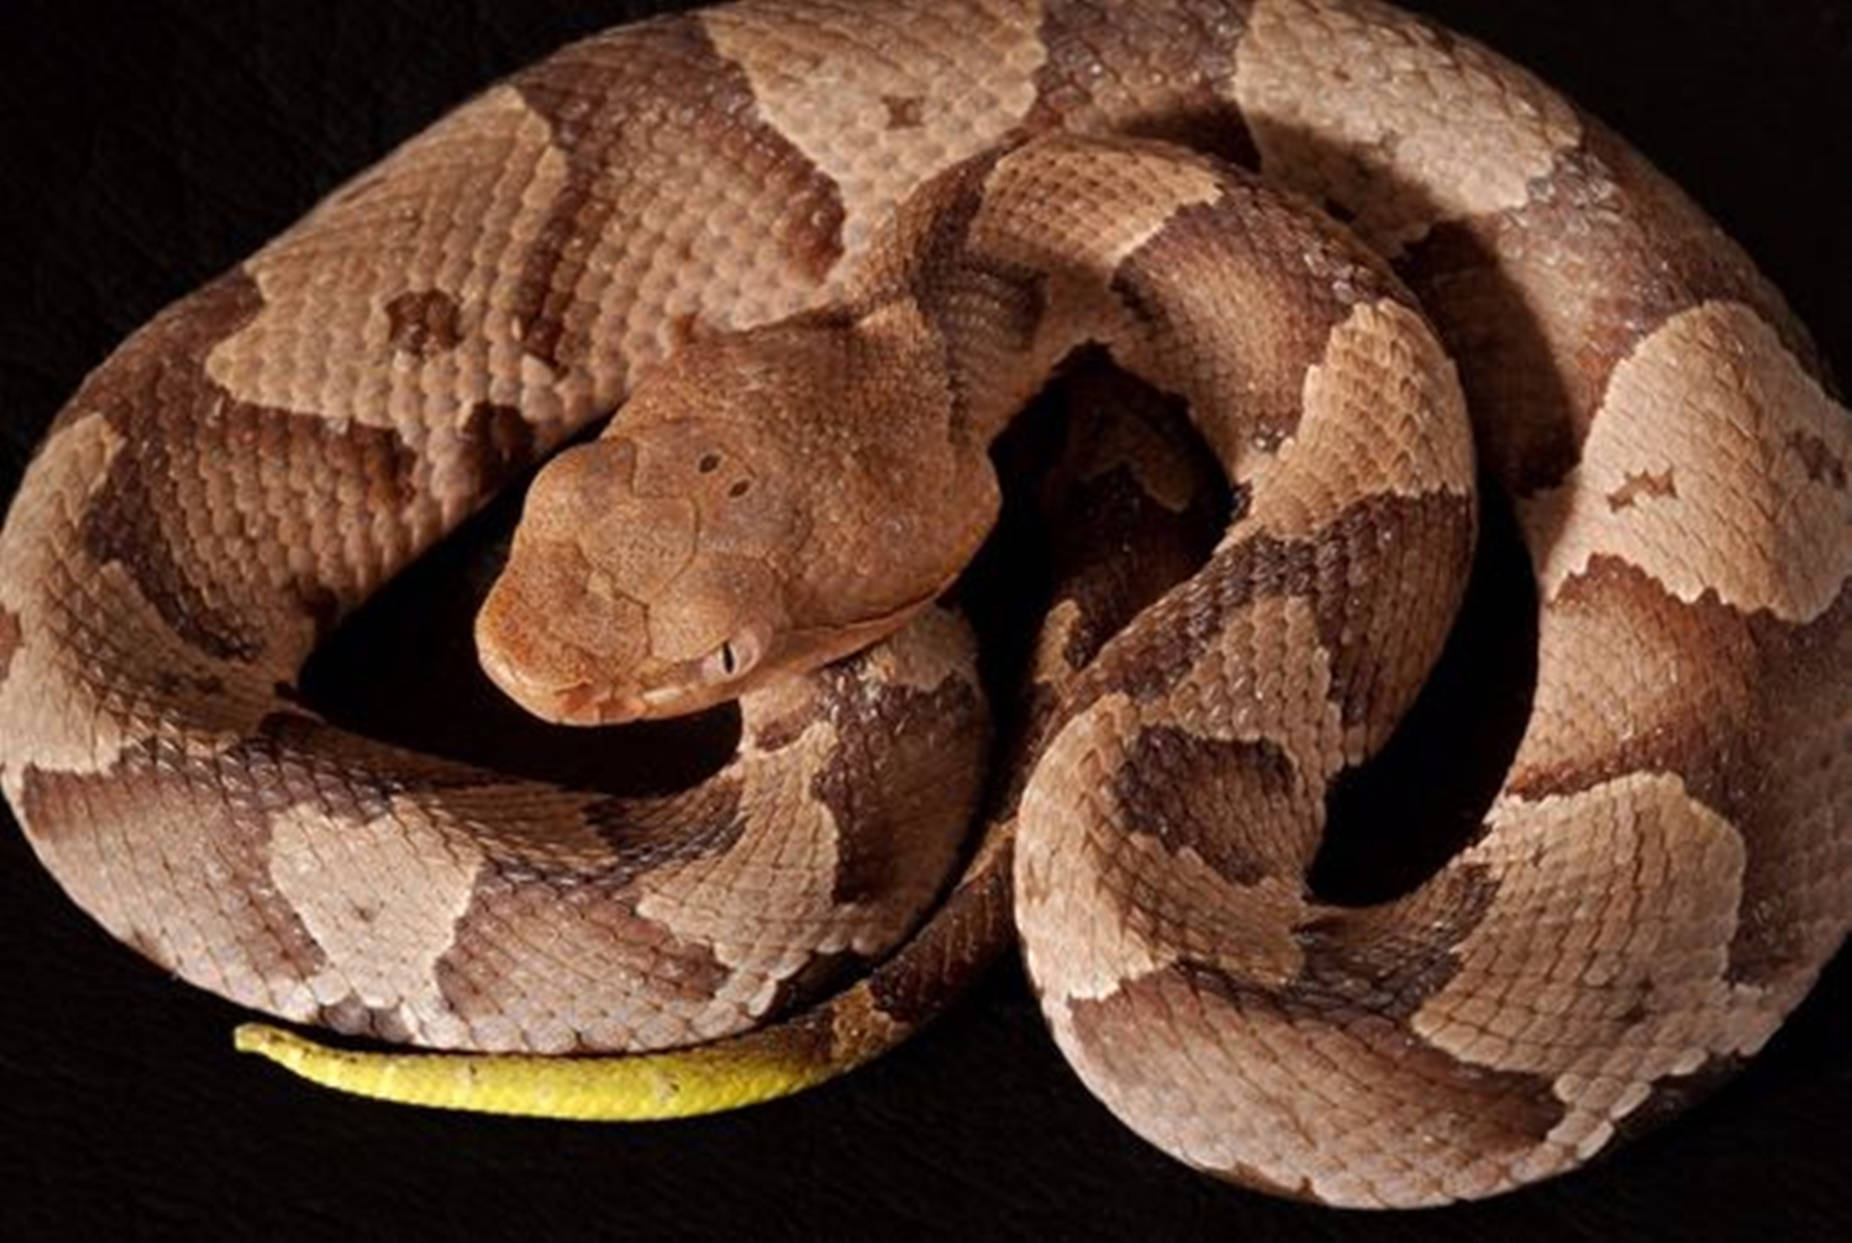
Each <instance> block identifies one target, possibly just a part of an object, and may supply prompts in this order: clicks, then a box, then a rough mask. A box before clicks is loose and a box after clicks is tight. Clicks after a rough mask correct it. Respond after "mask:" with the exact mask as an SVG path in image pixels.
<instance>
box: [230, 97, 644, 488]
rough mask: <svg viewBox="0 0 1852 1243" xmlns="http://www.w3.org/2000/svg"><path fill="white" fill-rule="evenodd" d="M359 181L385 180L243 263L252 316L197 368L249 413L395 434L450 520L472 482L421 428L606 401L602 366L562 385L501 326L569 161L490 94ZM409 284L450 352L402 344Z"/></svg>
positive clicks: (552, 412) (330, 206)
mask: <svg viewBox="0 0 1852 1243" xmlns="http://www.w3.org/2000/svg"><path fill="white" fill-rule="evenodd" d="M369 176H370V177H377V178H381V179H383V180H378V181H375V183H374V184H375V186H376V187H377V188H375V189H374V190H372V191H371V192H368V193H357V194H353V195H341V194H337V195H335V196H333V197H331V198H330V199H328V200H327V201H325V202H324V203H323V204H322V205H321V206H320V207H319V208H317V210H316V211H314V212H313V213H312V214H310V215H309V216H308V217H307V218H305V219H304V220H303V222H302V223H301V224H300V225H298V226H297V227H296V228H295V229H293V230H291V231H290V232H289V233H288V234H286V235H284V236H283V237H282V238H279V239H278V240H277V241H276V242H274V243H272V244H271V245H269V246H267V247H265V248H264V249H263V250H261V251H259V252H258V253H257V254H256V255H254V256H252V257H251V259H250V260H249V261H248V262H247V263H246V265H245V267H246V270H247V271H248V272H249V273H250V275H251V277H252V278H253V279H254V280H255V281H256V282H257V286H258V288H259V290H261V291H262V294H263V302H264V307H263V310H262V311H261V312H260V313H259V314H258V315H257V316H255V317H254V318H253V319H252V320H251V322H250V323H249V324H247V325H246V326H245V327H244V328H243V329H242V330H241V331H239V332H238V333H236V334H234V335H233V336H231V337H229V338H227V339H226V340H225V341H223V342H221V343H220V344H219V345H218V346H216V347H215V348H214V349H213V350H212V352H211V354H210V355H209V356H208V357H207V360H206V372H207V374H208V376H210V377H211V378H212V379H213V380H214V381H216V382H217V383H218V384H220V385H222V386H224V388H225V389H226V391H227V392H229V393H230V394H231V395H232V396H233V397H236V398H239V399H241V400H244V401H247V402H251V403H254V404H258V405H262V406H266V407H271V408H277V409H286V410H293V411H301V412H312V413H317V414H321V415H323V416H325V417H327V418H328V419H330V420H333V421H335V422H345V421H348V420H352V421H355V422H359V423H362V424H365V425H369V426H374V427H382V428H390V429H393V430H396V431H397V432H399V433H400V435H401V436H402V437H403V438H404V439H405V441H406V443H407V444H409V445H411V446H412V447H413V448H414V449H417V450H418V451H420V452H421V453H425V454H427V455H429V456H431V457H432V458H433V459H434V463H433V468H432V474H433V478H432V480H431V483H430V486H431V488H432V490H433V491H434V492H435V493H436V494H437V498H438V500H439V501H440V503H444V502H448V503H449V508H446V510H445V515H446V518H454V517H456V516H458V515H457V513H456V512H455V510H456V509H457V507H458V506H459V505H460V504H463V503H467V501H466V498H467V500H473V498H474V496H475V495H476V492H477V489H476V486H475V485H476V484H477V482H478V481H477V480H476V479H475V478H474V472H472V471H470V470H468V469H466V466H467V464H466V463H456V464H454V469H447V467H448V466H451V465H452V459H453V458H454V457H457V456H458V455H459V454H460V448H458V447H455V446H452V445H451V443H450V442H451V440H453V439H455V438H454V437H446V439H445V441H443V442H439V443H437V444H432V443H431V442H432V437H433V430H432V429H438V428H450V427H452V426H453V425H454V424H455V422H456V420H457V418H458V417H459V416H458V412H459V411H467V410H470V409H472V408H475V407H476V406H478V405H480V404H485V403H486V404H488V405H492V406H499V407H507V408H512V409H519V410H521V411H522V412H523V414H524V415H525V416H526V418H527V419H528V420H529V421H531V422H534V423H537V424H539V425H541V426H542V427H544V428H548V429H549V431H550V432H551V433H552V434H553V435H554V436H555V437H556V436H557V434H558V433H559V432H560V430H562V427H561V425H562V424H563V423H565V422H568V421H570V420H573V419H577V418H582V417H583V413H582V412H583V410H584V409H585V408H586V407H588V406H589V405H591V404H592V402H593V400H594V397H597V398H601V399H603V400H605V401H607V402H609V401H612V400H614V399H615V396H616V392H615V387H614V385H613V384H612V383H611V382H610V381H611V379H612V377H610V376H609V375H608V374H607V375H604V376H603V377H601V378H603V379H604V380H605V383H603V384H599V385H594V384H593V381H592V377H593V375H594V374H596V373H597V372H600V371H606V372H608V370H609V368H608V367H602V368H582V369H579V370H578V371H577V372H575V373H574V374H573V375H570V376H566V377H563V378H560V377H555V376H554V375H553V374H552V373H551V372H550V371H548V370H546V369H545V368H538V367H537V366H536V364H535V363H534V360H532V359H531V358H527V357H526V356H525V355H524V353H523V351H522V347H521V343H520V332H521V325H519V324H518V323H516V322H515V320H514V306H515V304H516V302H517V299H518V296H519V290H518V289H517V285H518V281H519V277H520V272H521V267H522V264H521V257H522V256H523V255H524V254H525V253H526V252H527V250H528V249H530V248H531V247H532V246H533V245H534V243H535V239H536V232H537V230H538V229H539V228H540V226H541V224H542V222H543V220H544V219H545V214H546V210H547V207H548V205H549V204H550V203H551V201H552V200H553V198H554V197H555V196H556V195H557V194H558V193H559V192H560V191H561V189H562V188H563V187H564V186H565V183H566V179H567V164H566V160H565V158H564V156H562V155H561V154H560V152H559V151H558V150H556V149H555V148H553V147H552V146H551V143H550V132H549V128H548V125H547V123H546V121H545V119H544V118H542V117H540V116H539V115H538V114H537V113H535V112H533V111H532V110H531V109H530V108H529V107H528V106H527V104H526V103H525V102H524V101H523V100H522V98H521V96H520V94H519V93H518V92H516V91H515V90H513V89H512V88H510V87H506V86H503V87H498V88H496V89H494V90H492V91H490V92H489V93H487V94H486V95H484V96H482V97H481V98H479V99H477V100H475V101H474V102H472V103H470V104H468V105H466V106H465V107H464V108H463V109H461V110H460V111H459V112H457V113H456V114H454V115H453V116H451V117H450V118H448V119H446V121H445V122H444V123H443V124H441V125H440V126H438V127H436V128H434V129H432V130H430V131H428V132H427V133H425V134H423V135H421V136H419V137H418V138H416V139H413V140H412V141H411V142H410V143H408V144H407V145H406V146H404V147H402V148H400V149H399V150H398V151H397V152H395V153H394V154H393V155H392V156H390V157H388V159H387V160H386V161H385V162H384V163H383V164H381V165H380V166H379V167H378V169H376V170H375V171H374V173H373V174H370V175H369ZM385 187H390V189H389V190H388V189H385ZM460 203H467V204H470V210H469V211H467V212H461V211H459V209H458V204H460ZM408 288H410V289H442V290H445V291H447V292H448V294H449V295H450V298H451V305H452V306H453V308H455V309H454V310H453V313H452V314H453V320H454V322H453V323H452V325H451V326H452V327H453V328H454V329H455V330H456V337H455V340H454V341H452V342H451V348H448V349H445V350H438V351H423V352H419V351H407V350H405V349H402V348H399V346H400V345H401V344H402V343H403V336H404V334H403V329H402V325H400V324H398V323H397V322H396V320H395V316H394V314H393V308H394V307H395V306H397V305H399V302H398V301H397V300H398V299H399V298H400V297H401V295H402V294H403V292H404V291H405V290H406V289H408ZM395 329H397V331H395ZM446 339H447V340H448V338H446ZM594 390H596V391H594Z"/></svg>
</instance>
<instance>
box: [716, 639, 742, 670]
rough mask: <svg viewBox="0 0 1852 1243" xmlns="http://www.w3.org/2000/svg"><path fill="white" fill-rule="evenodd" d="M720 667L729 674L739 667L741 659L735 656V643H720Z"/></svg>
mask: <svg viewBox="0 0 1852 1243" xmlns="http://www.w3.org/2000/svg"><path fill="white" fill-rule="evenodd" d="M720 667H721V669H722V670H723V671H724V672H726V673H727V674H729V675H731V674H732V673H733V671H734V670H736V669H738V668H739V659H738V658H737V657H736V656H734V654H733V645H732V644H731V643H722V644H721V645H720Z"/></svg>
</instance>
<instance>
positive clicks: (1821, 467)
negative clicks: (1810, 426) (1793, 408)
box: [1788, 431, 1846, 492]
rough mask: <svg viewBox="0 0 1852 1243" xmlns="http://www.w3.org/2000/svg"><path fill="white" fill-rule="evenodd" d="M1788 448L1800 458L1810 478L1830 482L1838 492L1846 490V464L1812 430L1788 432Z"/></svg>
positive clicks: (1815, 481)
mask: <svg viewBox="0 0 1852 1243" xmlns="http://www.w3.org/2000/svg"><path fill="white" fill-rule="evenodd" d="M1788 448H1790V449H1792V450H1793V451H1794V453H1795V456H1797V457H1799V458H1800V460H1801V466H1802V467H1803V468H1804V469H1805V470H1806V471H1807V478H1808V479H1810V480H1811V481H1813V482H1814V483H1824V484H1829V485H1831V487H1832V488H1833V490H1834V491H1836V492H1844V491H1845V490H1846V464H1845V462H1844V461H1843V460H1841V459H1840V458H1839V456H1838V455H1837V454H1835V453H1834V452H1833V449H1832V446H1831V445H1829V444H1827V443H1826V441H1824V440H1822V439H1821V438H1820V437H1818V436H1815V435H1814V434H1813V433H1811V432H1803V431H1794V432H1789V433H1788Z"/></svg>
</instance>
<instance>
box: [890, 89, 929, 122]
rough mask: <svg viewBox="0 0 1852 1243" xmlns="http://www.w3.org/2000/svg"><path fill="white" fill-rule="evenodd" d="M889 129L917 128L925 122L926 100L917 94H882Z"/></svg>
mask: <svg viewBox="0 0 1852 1243" xmlns="http://www.w3.org/2000/svg"><path fill="white" fill-rule="evenodd" d="M881 103H882V106H883V107H885V108H886V109H887V127H888V128H889V129H918V128H919V127H920V126H921V125H923V124H925V106H926V101H925V100H924V99H922V98H920V97H919V96H918V95H883V96H882V97H881Z"/></svg>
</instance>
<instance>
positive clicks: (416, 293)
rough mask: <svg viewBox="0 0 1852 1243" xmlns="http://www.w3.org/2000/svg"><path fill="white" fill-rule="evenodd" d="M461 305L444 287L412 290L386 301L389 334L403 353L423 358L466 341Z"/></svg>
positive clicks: (395, 345) (394, 347) (395, 347)
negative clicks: (442, 288) (464, 338)
mask: <svg viewBox="0 0 1852 1243" xmlns="http://www.w3.org/2000/svg"><path fill="white" fill-rule="evenodd" d="M462 314H463V311H462V308H461V307H459V306H458V305H457V300H456V299H455V298H453V297H451V296H450V295H449V294H447V293H445V292H444V291H443V290H441V289H413V290H408V291H406V292H405V293H402V294H400V295H399V296H398V297H396V298H394V299H393V300H392V301H390V302H388V303H387V304H386V317H387V319H388V320H389V321H390V326H389V327H388V329H387V337H388V339H389V340H390V341H391V342H392V348H393V349H395V350H398V351H399V352H400V353H404V354H412V355H415V356H417V357H420V358H422V357H424V356H426V355H430V354H441V353H443V352H445V351H447V350H454V349H455V348H456V347H457V344H458V342H460V341H462V340H463V326H462Z"/></svg>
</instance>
